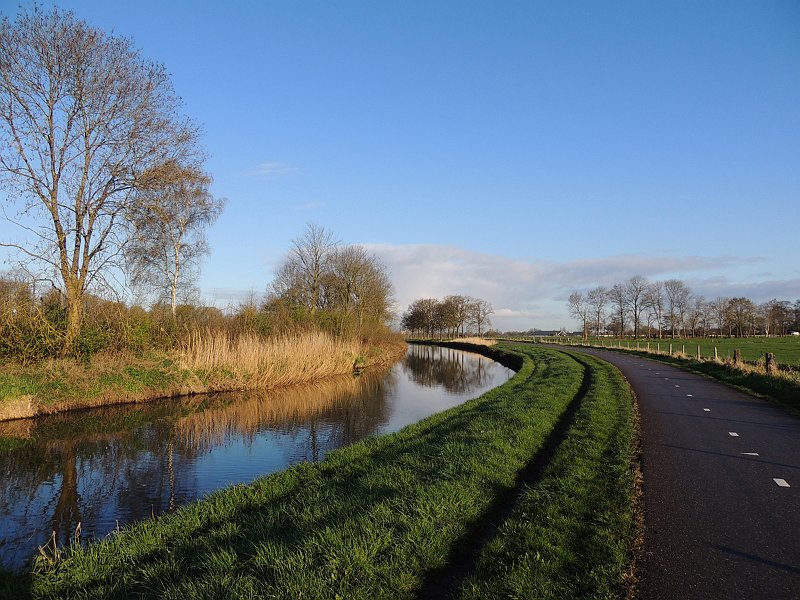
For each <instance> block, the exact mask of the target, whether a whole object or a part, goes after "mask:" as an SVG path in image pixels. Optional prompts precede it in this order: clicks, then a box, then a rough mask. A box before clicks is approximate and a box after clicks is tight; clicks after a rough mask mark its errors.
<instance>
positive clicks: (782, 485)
mask: <svg viewBox="0 0 800 600" xmlns="http://www.w3.org/2000/svg"><path fill="white" fill-rule="evenodd" d="M772 481H774V482H775V483H777V484H778V485H779V486H780V487H791V486H790V485H789V484H788V483H786V480H785V479H778V478H777V477H775V478H773V479H772Z"/></svg>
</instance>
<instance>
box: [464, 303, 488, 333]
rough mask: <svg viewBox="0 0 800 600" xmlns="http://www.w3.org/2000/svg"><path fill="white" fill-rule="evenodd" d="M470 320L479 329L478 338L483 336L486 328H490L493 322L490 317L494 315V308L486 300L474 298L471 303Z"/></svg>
mask: <svg viewBox="0 0 800 600" xmlns="http://www.w3.org/2000/svg"><path fill="white" fill-rule="evenodd" d="M469 310H470V320H471V322H472V323H473V324H474V325H475V327H477V328H478V336H481V335H483V329H484V327H489V326H490V325H491V324H492V322H491V320H490V319H489V315H492V314H494V308H493V307H492V305H491V304H490V303H489V302H487V301H486V300H481V299H480V298H473V299H472V300H471V301H470V307H469Z"/></svg>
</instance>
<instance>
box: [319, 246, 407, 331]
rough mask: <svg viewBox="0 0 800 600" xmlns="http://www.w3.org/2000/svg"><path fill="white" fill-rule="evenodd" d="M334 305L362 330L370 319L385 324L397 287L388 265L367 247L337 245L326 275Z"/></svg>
mask: <svg viewBox="0 0 800 600" xmlns="http://www.w3.org/2000/svg"><path fill="white" fill-rule="evenodd" d="M323 287H324V288H325V294H324V295H325V296H326V297H327V298H328V299H329V302H330V306H331V307H332V308H333V309H334V310H336V311H340V312H342V313H343V314H344V315H346V316H348V317H352V319H346V320H343V323H344V322H345V321H353V325H355V326H356V327H357V328H358V330H359V331H360V330H361V328H362V327H363V326H364V324H365V322H366V321H370V322H373V323H383V322H384V321H385V320H386V319H387V318H388V316H389V307H390V305H391V302H392V295H393V287H392V283H391V281H390V280H389V276H388V274H387V272H386V267H385V266H384V265H383V263H382V262H381V261H380V260H379V259H378V258H377V257H375V256H373V255H371V254H369V252H367V251H366V249H364V247H363V246H358V245H354V246H345V247H343V248H337V249H336V251H335V252H334V253H333V255H332V256H331V259H330V263H329V271H328V275H327V277H324V278H323Z"/></svg>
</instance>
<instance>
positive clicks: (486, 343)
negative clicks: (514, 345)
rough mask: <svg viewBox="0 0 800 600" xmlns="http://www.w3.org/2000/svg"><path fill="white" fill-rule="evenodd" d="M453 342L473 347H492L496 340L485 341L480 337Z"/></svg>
mask: <svg viewBox="0 0 800 600" xmlns="http://www.w3.org/2000/svg"><path fill="white" fill-rule="evenodd" d="M455 341H457V342H461V343H462V344H473V345H475V346H494V345H495V344H496V343H497V340H487V339H486V338H482V337H467V338H459V339H457V340H455Z"/></svg>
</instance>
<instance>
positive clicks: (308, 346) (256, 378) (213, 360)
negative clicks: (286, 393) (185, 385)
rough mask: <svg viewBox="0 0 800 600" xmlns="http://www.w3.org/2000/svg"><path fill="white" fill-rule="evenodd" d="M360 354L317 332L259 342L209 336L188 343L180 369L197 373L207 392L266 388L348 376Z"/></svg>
mask: <svg viewBox="0 0 800 600" xmlns="http://www.w3.org/2000/svg"><path fill="white" fill-rule="evenodd" d="M363 352H364V348H363V347H362V343H361V342H360V341H359V340H352V339H340V338H334V337H332V336H330V335H327V334H325V333H322V332H307V333H302V334H299V335H294V336H291V337H289V336H279V337H274V338H261V337H259V336H256V335H252V334H243V335H239V336H235V337H233V336H230V335H228V334H227V333H225V332H221V331H209V332H206V333H202V334H201V333H196V334H194V335H193V336H192V337H191V338H190V339H189V341H188V343H187V344H186V346H185V348H184V350H183V352H182V353H181V357H180V366H181V367H182V368H183V369H187V370H189V371H192V372H195V373H197V374H198V376H199V377H200V379H201V380H205V381H206V382H207V384H208V387H209V391H215V390H223V389H225V390H230V389H252V388H256V387H261V388H272V387H278V386H286V385H293V384H297V383H305V382H309V381H316V380H319V379H324V378H325V377H330V376H332V375H342V374H345V373H352V372H353V369H354V368H355V367H356V366H359V365H360V364H361V363H362V362H363V358H362V356H363Z"/></svg>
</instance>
